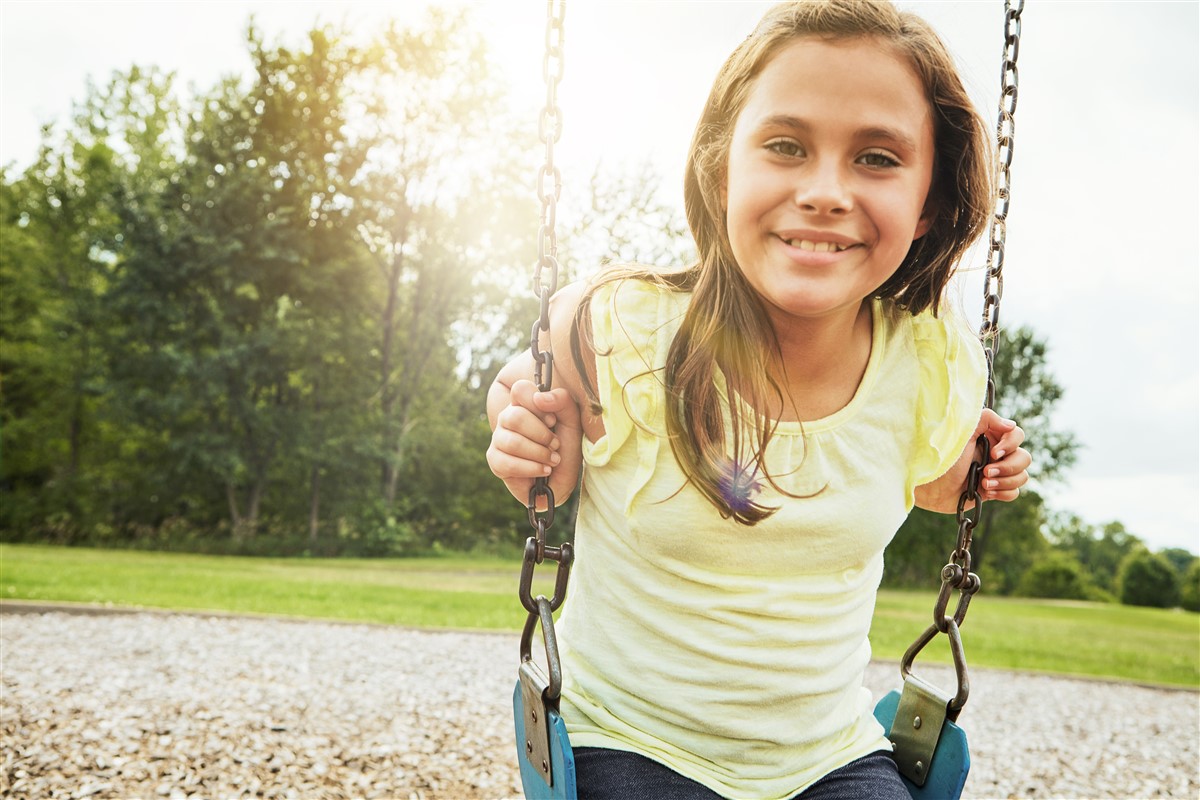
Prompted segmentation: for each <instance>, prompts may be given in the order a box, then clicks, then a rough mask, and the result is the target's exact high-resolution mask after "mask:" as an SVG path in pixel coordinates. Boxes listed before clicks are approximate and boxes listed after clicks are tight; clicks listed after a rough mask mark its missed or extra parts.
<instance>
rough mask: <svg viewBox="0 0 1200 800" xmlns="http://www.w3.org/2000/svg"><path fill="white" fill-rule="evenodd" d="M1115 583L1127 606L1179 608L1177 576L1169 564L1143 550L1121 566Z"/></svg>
mask: <svg viewBox="0 0 1200 800" xmlns="http://www.w3.org/2000/svg"><path fill="white" fill-rule="evenodd" d="M1118 583H1119V585H1120V591H1121V594H1120V597H1121V602H1122V603H1124V604H1126V605H1131V606H1152V607H1154V608H1173V607H1174V606H1176V605H1178V604H1179V576H1178V575H1177V574H1176V573H1175V570H1174V568H1173V567H1172V566H1171V563H1170V562H1169V561H1167V560H1166V559H1165V558H1163V557H1162V556H1160V555H1156V554H1154V553H1151V552H1150V551H1148V550H1146V549H1144V548H1139V549H1137V550H1135V551H1134V552H1132V553H1130V554H1129V556H1128V557H1127V558H1126V559H1125V560H1124V561H1123V562H1122V563H1121V568H1120V570H1119V572H1118Z"/></svg>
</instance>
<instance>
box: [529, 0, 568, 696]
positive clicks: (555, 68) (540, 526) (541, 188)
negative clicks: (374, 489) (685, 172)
mask: <svg viewBox="0 0 1200 800" xmlns="http://www.w3.org/2000/svg"><path fill="white" fill-rule="evenodd" d="M565 11H566V8H565V0H547V3H546V37H545V55H544V57H543V59H542V78H543V79H544V80H545V82H546V105H545V107H544V108H543V109H542V112H541V114H540V115H539V116H538V138H539V139H540V140H541V142H542V144H544V145H545V147H546V157H545V160H544V161H543V163H542V166H541V168H540V169H539V170H538V174H537V196H538V200H539V201H541V204H542V212H541V224H540V225H539V227H538V257H537V263H536V264H535V265H534V268H533V294H534V297H536V298H537V299H538V318H537V320H536V321H535V322H534V323H533V328H532V329H531V330H530V333H529V350H530V353H532V355H533V363H534V383H536V384H537V387H538V391H541V392H548V391H550V388H551V386H552V385H553V382H554V354H553V352H552V350H551V347H550V337H549V333H550V298H551V297H552V296H553V295H554V293H555V292H556V291H558V279H559V266H558V236H557V234H556V233H555V225H556V222H557V217H558V200H559V197H560V196H561V195H562V173H561V172H560V171H559V169H558V167H557V166H555V165H554V145H555V144H556V143H557V142H558V140H559V138H560V137H561V136H562V109H560V108H559V107H558V83H559V81H561V80H562V75H563V18H564V15H565ZM543 337H544V338H545V349H543V348H542V342H543ZM526 509H527V511H528V514H529V525H530V527H532V528H533V532H534V533H533V536H530V537H529V538H528V539H527V540H526V542H525V557H524V562H523V564H522V566H521V582H520V586H519V589H518V592H517V594H518V596H519V597H520V599H521V605H522V606H524V607H525V610H526V611H528V612H529V617H528V620H527V622H526V635H525V636H524V637H523V641H522V646H521V659H522V661H528V660H529V657H530V655H529V636H530V632H531V631H532V630H533V626H534V625H535V624H536V623H537V622H538V620H539V619H540V621H541V624H542V628H543V633H544V635H545V640H546V648H547V653H546V656H547V661H548V663H549V664H550V665H551V672H554V671H555V669H556V667H555V665H556V664H557V662H558V652H557V651H558V647H557V644H556V643H555V638H554V629H553V628H554V626H553V621H552V620H551V619H550V618H549V612H548V611H547V610H546V609H547V608H548V609H549V611H554V610H557V609H558V607H559V606H560V605H562V602H563V600H564V599H565V597H566V593H567V581H568V579H569V577H570V572H571V564H572V561H573V560H574V551H573V549H572V547H571V544H570V543H569V542H567V543H564V544H562V545H561V546H559V547H549V546H547V545H546V531H547V530H548V529H549V528H550V526H551V525H553V524H554V509H555V502H554V491H553V490H552V489H551V488H550V482H549V480H547V479H546V478H537V479H536V480H535V481H534V482H533V487H532V488H531V489H530V490H529V502H528V504H527V505H526ZM546 559H550V560H551V561H556V562H558V570H557V573H556V575H555V582H554V597H553V598H552V599H551V600H549V601H547V600H546V598H545V597H543V596H541V595H538V596H537V597H534V595H533V572H534V568H535V567H536V565H538V564H541V563H542V562H543V561H544V560H546ZM554 695H555V696H557V692H555V693H554ZM549 699H553V698H549Z"/></svg>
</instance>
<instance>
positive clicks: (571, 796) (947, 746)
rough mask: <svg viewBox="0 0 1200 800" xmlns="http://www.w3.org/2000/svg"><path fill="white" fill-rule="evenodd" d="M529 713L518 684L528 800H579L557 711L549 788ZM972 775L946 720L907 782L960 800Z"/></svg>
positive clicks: (916, 795)
mask: <svg viewBox="0 0 1200 800" xmlns="http://www.w3.org/2000/svg"><path fill="white" fill-rule="evenodd" d="M899 705H900V692H899V691H892V692H889V693H888V694H887V696H885V697H884V698H883V699H882V700H880V701H879V703H878V704H877V705H876V706H875V719H877V720H879V724H881V725H882V726H883V728H884V730H886V731H891V730H892V728H893V723H894V722H895V720H896V711H897V709H898V708H899ZM528 713H529V712H527V710H526V707H525V700H524V698H523V697H522V696H521V682H520V681H517V684H516V687H515V688H514V689H513V720H514V721H515V723H516V725H515V727H516V745H517V763H518V764H519V765H520V769H521V786H522V789H523V791H524V794H525V797H526V800H575V798H576V797H577V792H576V789H575V756H574V755H573V753H572V751H571V740H570V738H569V737H568V736H567V726H566V723H564V722H563V720H562V717H560V716H559V714H558V712H557V711H555V710H553V709H549V710H547V712H546V714H547V721H548V723H549V731H548V733H549V754H550V758H549V764H550V774H551V780H550V782H549V783H547V782H546V779H545V778H544V776H543V773H542V772H541V771H540V769H539V767H538V766H535V765H534V764H533V762H532V761H530V754H529V745H528V744H527V742H529V739H528V738H527V737H526V735H525V719H526V717H527V714H528ZM970 769H971V753H970V751H969V749H968V748H967V735H966V733H965V732H964V731H963V729H962V728H960V727H958V725H956V724H955V723H953V722H951V721H950V720H945V722H944V723H943V727H942V732H941V735H940V736H939V737H938V740H937V747H936V749H935V750H934V753H933V758H932V759H931V760H930V766H929V770H928V773H927V776H926V778H925V781H924V784H923V785H918V784H917V783H915V782H914V781H913V780H911V779H910V778H909V777H907V776H904V775H902V776H901V778H902V779H903V781H904V785H905V787H906V788H907V789H908V793H909V794H910V795H912V797H913V800H954V798H958V797H960V796H961V795H962V790H963V786H964V785H965V784H966V782H967V773H968V772H969V771H970Z"/></svg>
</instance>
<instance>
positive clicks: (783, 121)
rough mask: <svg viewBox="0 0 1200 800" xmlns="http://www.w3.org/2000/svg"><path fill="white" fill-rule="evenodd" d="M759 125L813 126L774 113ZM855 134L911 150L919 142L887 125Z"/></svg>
mask: <svg viewBox="0 0 1200 800" xmlns="http://www.w3.org/2000/svg"><path fill="white" fill-rule="evenodd" d="M758 127H759V129H760V130H761V129H763V128H794V129H797V130H802V131H808V130H810V129H811V128H812V126H811V125H809V124H808V122H806V121H805V120H803V119H801V118H800V117H793V116H792V115H791V114H773V115H771V116H769V117H767V118H766V119H764V120H763V121H762V122H760V123H759V125H758ZM854 136H855V138H858V139H888V140H890V141H892V142H895V143H896V144H897V145H899V146H900V147H902V148H907V149H909V150H916V149H917V143H916V142H915V141H914V140H913V138H912V137H911V136H909V135H908V134H907V133H904V132H903V131H901V130H898V129H896V128H889V127H888V126H886V125H871V126H869V127H866V128H859V129H858V130H856V131H855V132H854Z"/></svg>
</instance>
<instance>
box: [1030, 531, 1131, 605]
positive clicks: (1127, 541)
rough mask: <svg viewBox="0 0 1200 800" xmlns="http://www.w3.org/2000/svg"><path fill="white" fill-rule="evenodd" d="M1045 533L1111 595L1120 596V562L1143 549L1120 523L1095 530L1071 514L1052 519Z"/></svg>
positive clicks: (1052, 542)
mask: <svg viewBox="0 0 1200 800" xmlns="http://www.w3.org/2000/svg"><path fill="white" fill-rule="evenodd" d="M1047 530H1048V534H1049V536H1048V538H1049V540H1050V542H1051V544H1052V546H1053V547H1054V548H1055V549H1056V550H1059V551H1061V552H1064V553H1067V554H1069V555H1071V556H1073V557H1074V558H1075V559H1076V560H1077V561H1078V562H1079V563H1080V564H1081V565H1082V566H1083V569H1084V571H1085V572H1086V573H1087V575H1088V576H1089V578H1090V579H1091V580H1092V582H1093V583H1094V584H1095V585H1096V586H1098V587H1099V588H1101V589H1103V590H1104V591H1106V592H1109V593H1111V594H1113V595H1117V594H1118V593H1119V586H1118V580H1117V578H1118V572H1119V570H1120V567H1121V563H1122V562H1123V561H1124V560H1125V559H1126V558H1128V557H1129V555H1130V554H1131V553H1132V552H1134V551H1135V550H1137V549H1138V548H1141V547H1143V546H1144V545H1143V544H1142V541H1141V539H1139V538H1138V537H1137V536H1135V535H1134V534H1132V533H1130V532H1129V531H1128V530H1126V529H1125V526H1124V525H1123V524H1122V523H1120V522H1115V521H1114V522H1109V523H1108V524H1106V525H1103V526H1101V527H1099V528H1097V527H1096V526H1093V525H1089V524H1088V523H1086V522H1084V521H1083V520H1082V519H1080V518H1079V517H1078V516H1076V515H1074V514H1061V515H1058V516H1056V517H1054V518H1052V519H1051V521H1050V524H1049V525H1048V527H1047Z"/></svg>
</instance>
